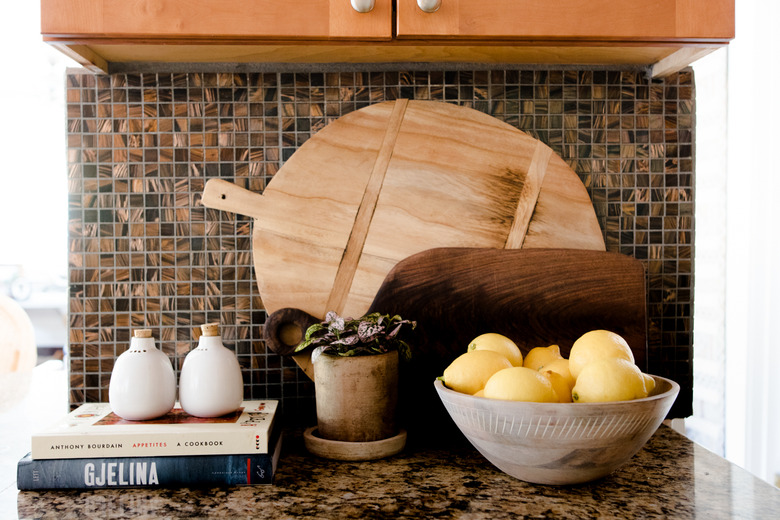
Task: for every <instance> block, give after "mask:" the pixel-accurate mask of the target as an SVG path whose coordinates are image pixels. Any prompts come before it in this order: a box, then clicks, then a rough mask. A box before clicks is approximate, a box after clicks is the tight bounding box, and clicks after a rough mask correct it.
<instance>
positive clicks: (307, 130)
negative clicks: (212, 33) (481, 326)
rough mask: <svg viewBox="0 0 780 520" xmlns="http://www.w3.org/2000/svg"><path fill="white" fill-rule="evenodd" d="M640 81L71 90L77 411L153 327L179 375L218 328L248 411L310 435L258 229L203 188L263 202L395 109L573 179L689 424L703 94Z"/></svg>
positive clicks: (77, 77) (126, 83)
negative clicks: (304, 153)
mask: <svg viewBox="0 0 780 520" xmlns="http://www.w3.org/2000/svg"><path fill="white" fill-rule="evenodd" d="M693 79H694V78H693V73H692V72H691V71H690V70H689V69H687V70H685V71H683V72H681V73H679V74H676V75H673V76H671V77H668V78H666V79H665V80H663V81H658V80H655V81H652V80H648V79H646V78H645V76H644V74H643V72H640V71H634V70H630V71H613V70H473V71H470V70H465V71H464V70H454V71H446V70H445V71H436V70H431V71H416V70H409V71H404V70H400V71H399V70H395V71H385V72H327V71H323V72H306V73H292V72H284V73H240V74H235V73H224V74H223V73H172V74H164V73H150V74H117V75H94V74H91V73H88V72H86V71H83V70H81V69H73V70H69V71H68V75H67V87H66V88H67V132H68V177H69V245H70V257H69V263H70V269H69V276H70V295H69V308H70V340H69V363H70V404H71V406H72V407H75V406H76V405H79V404H81V403H84V402H93V401H107V400H108V384H109V379H110V376H111V370H112V367H113V364H114V360H115V358H116V357H117V356H118V355H119V354H121V353H122V352H123V351H124V350H125V349H126V348H127V347H128V345H129V341H130V337H131V335H132V330H133V329H135V328H141V327H143V328H151V329H152V330H153V333H154V337H155V338H156V339H157V342H158V346H160V347H161V348H162V350H163V351H164V352H165V353H166V354H168V355H169V356H170V357H171V359H172V360H173V362H174V366H175V367H176V369H177V373H178V369H179V368H180V367H181V364H182V362H183V360H184V356H185V355H186V354H187V352H189V350H190V349H191V348H193V347H194V346H195V344H196V343H195V339H194V338H195V335H194V330H195V329H196V328H197V327H198V326H199V325H201V324H203V323H206V322H209V321H219V322H221V324H222V334H223V339H224V342H225V344H226V345H227V346H228V347H229V348H231V349H234V350H235V352H236V354H237V356H238V359H239V362H240V364H241V366H242V369H243V376H244V383H245V386H244V388H245V397H246V398H247V399H250V398H251V399H263V398H274V399H281V400H282V409H283V411H284V415H285V418H286V420H287V421H292V422H293V423H298V424H300V425H303V426H308V425H310V424H312V422H313V421H314V419H313V418H314V398H313V396H314V387H313V383H312V382H311V381H309V380H308V378H307V377H306V375H305V374H304V373H303V372H302V371H300V370H299V369H298V367H297V365H295V363H294V362H293V361H292V360H288V359H282V358H281V357H280V356H278V355H276V354H275V353H273V352H271V351H270V350H267V349H266V348H265V345H264V342H263V339H262V337H263V334H262V332H263V324H264V322H265V319H266V314H265V311H264V309H263V303H262V301H261V300H260V297H259V294H258V290H257V286H256V284H255V278H254V272H253V264H252V252H251V251H252V243H251V219H250V218H248V217H242V216H236V215H233V214H232V213H224V212H220V211H216V210H211V209H206V208H204V207H203V206H202V205H201V204H200V202H199V200H200V195H201V193H202V191H203V186H204V183H205V181H206V180H207V179H209V178H213V177H221V178H225V179H227V180H230V181H232V182H236V183H239V184H241V185H243V186H245V187H247V188H248V189H251V190H253V191H257V192H261V191H262V190H263V188H264V186H265V185H266V184H267V183H268V182H269V180H270V179H271V178H272V177H273V175H274V173H275V172H276V171H277V170H278V169H279V168H280V167H281V165H282V164H284V162H285V160H287V159H288V158H289V157H290V156H291V155H292V154H293V153H294V152H295V150H296V149H297V148H298V147H299V146H300V145H301V144H302V143H303V142H305V141H306V140H307V139H308V138H309V137H310V136H311V135H313V134H314V133H316V132H317V131H318V130H320V129H322V128H323V127H324V126H325V125H327V124H328V123H329V122H330V121H332V120H334V119H336V118H338V117H340V116H342V115H344V114H347V113H349V112H351V111H354V110H356V109H359V108H362V107H364V106H366V105H369V104H371V103H377V102H381V101H386V100H392V99H396V98H410V99H433V100H439V101H444V102H447V103H456V104H460V105H465V106H469V107H472V108H475V109H477V110H480V111H482V112H485V113H489V114H491V115H493V116H495V117H496V118H498V119H500V120H503V121H505V122H507V123H509V124H511V125H513V126H515V127H517V128H520V129H521V130H524V131H526V132H528V133H529V134H531V135H532V136H534V137H536V138H538V139H540V140H541V141H543V142H544V143H546V144H548V145H549V146H550V147H551V148H552V149H553V150H554V151H555V152H556V153H558V154H559V155H560V156H562V157H563V158H564V159H565V160H566V161H567V162H568V163H569V164H570V165H571V167H572V168H573V169H574V170H575V171H576V172H577V173H578V174H579V176H580V178H581V179H582V182H583V183H584V185H585V186H586V188H587V190H588V193H589V194H590V197H591V200H592V201H593V205H594V208H595V211H596V215H597V216H598V219H599V223H600V225H601V228H602V230H603V232H604V238H605V241H606V244H607V249H608V250H609V251H614V252H619V253H622V254H626V255H631V256H634V257H636V258H638V259H640V260H642V261H643V263H644V264H645V266H646V270H647V274H648V280H647V298H648V338H649V360H650V361H649V371H650V372H651V373H654V374H658V375H662V376H666V377H670V378H672V379H674V380H676V381H678V382H679V383H680V384H681V387H682V391H681V393H680V396H679V397H678V399H677V403H676V405H675V408H674V409H673V411H672V414H673V415H674V416H675V417H684V416H688V415H690V414H691V407H692V382H693V377H692V305H693V296H692V284H693V276H692V273H693V270H692V267H693V266H692V259H693V254H692V253H693V251H692V247H693V246H692V238H693V229H694V223H693V204H694V203H693V186H694V165H693V142H694V140H693V132H694V113H695V112H694V108H695V103H694V99H695V96H694V81H693Z"/></svg>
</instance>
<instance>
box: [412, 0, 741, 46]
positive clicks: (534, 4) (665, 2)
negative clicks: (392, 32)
mask: <svg viewBox="0 0 780 520" xmlns="http://www.w3.org/2000/svg"><path fill="white" fill-rule="evenodd" d="M397 2H398V12H397V17H398V19H397V26H398V29H397V32H398V37H399V38H421V37H422V38H426V37H428V38H438V37H459V38H464V39H491V40H499V39H512V40H544V41H551V40H552V41H554V40H562V41H565V40H569V41H578V40H588V41H606V42H608V41H610V40H620V41H637V42H639V41H645V42H647V41H692V42H694V41H701V40H704V41H725V40H728V39H730V38H733V37H734V0H442V2H441V7H440V8H439V10H438V11H435V12H433V13H425V12H423V11H422V10H421V9H420V8H419V7H418V6H417V0H397Z"/></svg>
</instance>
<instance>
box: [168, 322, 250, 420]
mask: <svg viewBox="0 0 780 520" xmlns="http://www.w3.org/2000/svg"><path fill="white" fill-rule="evenodd" d="M201 331H202V333H203V334H202V335H201V337H200V339H199V340H198V346H197V347H196V348H195V349H193V350H191V351H190V352H189V354H187V357H185V358H184V363H183V364H182V367H181V374H180V375H179V403H180V404H181V408H182V410H184V411H185V412H187V413H188V414H190V415H194V416H196V417H219V416H221V415H225V414H228V413H231V412H234V411H236V410H238V408H240V407H241V401H242V400H243V398H244V379H243V377H242V375H241V367H240V366H239V364H238V359H236V355H235V354H234V353H233V351H232V350H230V349H228V348H227V347H225V345H223V344H222V336H220V334H219V324H218V323H207V324H205V325H201Z"/></svg>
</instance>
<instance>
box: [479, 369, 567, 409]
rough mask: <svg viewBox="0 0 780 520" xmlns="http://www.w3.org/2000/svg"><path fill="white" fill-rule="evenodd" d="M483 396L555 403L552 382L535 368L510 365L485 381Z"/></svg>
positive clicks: (556, 400) (556, 397)
mask: <svg viewBox="0 0 780 520" xmlns="http://www.w3.org/2000/svg"><path fill="white" fill-rule="evenodd" d="M484 392H485V397H488V398H490V399H505V400H509V401H533V402H537V403H557V402H558V396H557V394H556V393H555V391H554V390H553V387H552V383H550V380H549V379H548V378H546V377H545V376H544V375H542V374H541V373H539V372H538V371H536V370H532V369H530V368H525V367H510V368H505V369H503V370H499V371H498V372H496V373H495V374H493V375H492V376H491V377H490V379H488V381H487V383H485V390H484Z"/></svg>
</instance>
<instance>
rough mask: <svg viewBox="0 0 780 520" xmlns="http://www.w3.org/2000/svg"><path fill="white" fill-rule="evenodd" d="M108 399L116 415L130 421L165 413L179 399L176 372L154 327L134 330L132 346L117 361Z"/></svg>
mask: <svg viewBox="0 0 780 520" xmlns="http://www.w3.org/2000/svg"><path fill="white" fill-rule="evenodd" d="M108 402H109V404H110V405H111V410H112V411H113V412H114V413H115V414H116V415H118V416H119V417H121V418H123V419H127V420H128V421H146V420H149V419H155V418H157V417H161V416H163V415H165V414H166V413H168V412H170V411H171V409H172V408H173V405H174V404H175V403H176V374H175V373H174V372H173V366H172V365H171V360H170V359H169V358H168V356H166V355H165V353H164V352H163V351H161V350H159V349H158V348H157V346H156V345H155V342H154V338H152V331H151V330H150V329H137V330H135V331H133V337H132V338H130V348H129V349H127V350H126V351H124V352H123V353H122V354H120V355H119V357H117V358H116V360H115V361H114V368H113V370H112V371H111V380H110V381H109V383H108Z"/></svg>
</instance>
